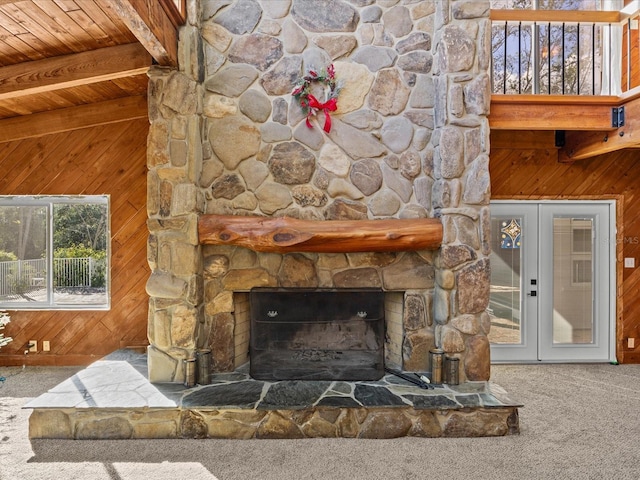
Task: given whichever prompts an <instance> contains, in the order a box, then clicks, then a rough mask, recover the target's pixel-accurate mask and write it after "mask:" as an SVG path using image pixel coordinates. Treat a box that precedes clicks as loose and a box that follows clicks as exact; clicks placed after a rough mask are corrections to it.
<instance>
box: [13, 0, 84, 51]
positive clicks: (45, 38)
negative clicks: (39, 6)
mask: <svg viewBox="0 0 640 480" xmlns="http://www.w3.org/2000/svg"><path fill="white" fill-rule="evenodd" d="M34 8H35V6H34V5H32V6H31V8H21V7H20V6H18V5H17V4H15V5H7V6H6V7H5V8H4V11H5V13H7V15H8V16H9V17H10V18H12V19H13V20H15V21H17V22H20V23H21V24H23V25H24V26H25V28H26V29H27V31H28V32H29V33H30V34H32V35H33V36H34V37H35V38H37V39H38V40H39V41H40V42H41V43H42V44H43V45H44V50H43V51H44V52H46V56H49V57H52V56H56V55H67V54H69V53H73V50H72V49H71V48H69V46H68V45H67V44H66V43H65V42H64V41H62V40H60V38H58V37H56V35H62V34H64V32H62V31H61V30H60V28H59V26H56V25H55V24H53V23H52V22H50V21H47V22H46V23H45V24H44V25H41V24H40V22H39V21H38V19H36V18H33V17H32V15H31V13H32V12H31V11H32V10H34Z"/></svg>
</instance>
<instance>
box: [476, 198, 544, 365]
mask: <svg viewBox="0 0 640 480" xmlns="http://www.w3.org/2000/svg"><path fill="white" fill-rule="evenodd" d="M491 212H492V216H491V258H490V260H491V287H490V295H489V308H488V313H489V315H490V318H491V329H490V331H489V335H488V337H489V341H490V342H491V359H492V360H493V361H496V362H500V361H510V360H512V359H517V361H523V360H532V359H536V358H537V341H536V339H537V334H536V328H537V277H536V275H537V272H536V271H535V252H536V250H537V245H538V220H537V215H538V213H537V212H538V210H537V205H528V204H524V203H522V204H492V205H491Z"/></svg>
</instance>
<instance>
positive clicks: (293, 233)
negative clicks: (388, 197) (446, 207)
mask: <svg viewBox="0 0 640 480" xmlns="http://www.w3.org/2000/svg"><path fill="white" fill-rule="evenodd" d="M198 235H199V241H200V243H201V244H205V245H234V246H240V247H245V248H249V249H251V250H254V251H256V252H270V253H290V252H318V253H349V252H399V251H407V250H435V249H437V248H440V245H441V244H442V224H441V223H440V220H438V219H434V218H411V219H395V218H393V219H384V220H299V219H295V218H290V217H257V216H244V217H243V216H235V215H202V216H201V217H200V218H199V220H198Z"/></svg>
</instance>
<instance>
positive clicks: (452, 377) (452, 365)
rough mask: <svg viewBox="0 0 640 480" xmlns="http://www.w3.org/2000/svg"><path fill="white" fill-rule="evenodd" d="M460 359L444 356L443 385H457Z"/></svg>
mask: <svg viewBox="0 0 640 480" xmlns="http://www.w3.org/2000/svg"><path fill="white" fill-rule="evenodd" d="M459 368H460V359H459V358H458V357H454V356H450V355H445V357H444V383H446V384H447V385H458V383H460V371H459Z"/></svg>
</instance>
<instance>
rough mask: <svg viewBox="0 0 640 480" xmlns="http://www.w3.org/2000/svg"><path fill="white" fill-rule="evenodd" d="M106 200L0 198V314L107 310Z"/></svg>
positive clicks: (107, 241)
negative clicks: (38, 311)
mask: <svg viewBox="0 0 640 480" xmlns="http://www.w3.org/2000/svg"><path fill="white" fill-rule="evenodd" d="M109 226H110V224H109V197H108V196H105V195H99V196H98V195H92V196H46V197H45V196H0V309H7V310H38V309H40V310H45V309H46V310H49V309H61V310H76V309H82V310H106V309H108V308H109V306H110V295H109V284H110V281H109V280H110V279H109V250H110V245H109V238H110V235H109Z"/></svg>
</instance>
